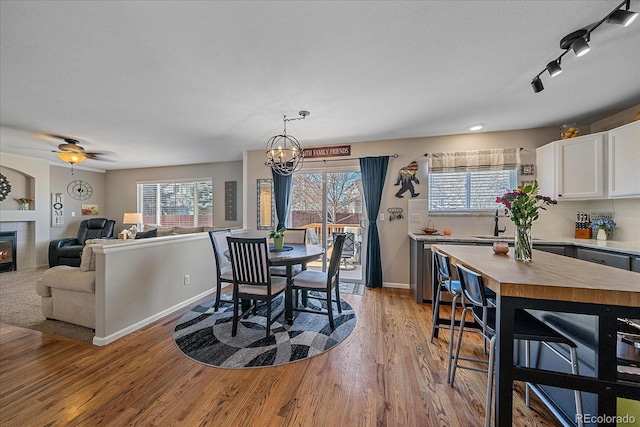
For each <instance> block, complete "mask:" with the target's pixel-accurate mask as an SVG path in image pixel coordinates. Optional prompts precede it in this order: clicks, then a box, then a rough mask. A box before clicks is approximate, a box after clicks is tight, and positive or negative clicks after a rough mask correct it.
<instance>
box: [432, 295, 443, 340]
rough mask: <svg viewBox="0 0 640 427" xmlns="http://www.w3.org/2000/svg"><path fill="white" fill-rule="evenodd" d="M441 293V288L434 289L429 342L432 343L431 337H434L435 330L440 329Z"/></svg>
mask: <svg viewBox="0 0 640 427" xmlns="http://www.w3.org/2000/svg"><path fill="white" fill-rule="evenodd" d="M441 293H442V286H440V285H438V287H437V288H436V295H435V298H433V302H434V305H433V316H432V317H431V339H430V342H431V343H433V337H435V335H436V329H440V325H439V323H438V320H440V294H441Z"/></svg>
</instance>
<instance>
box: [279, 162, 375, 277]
mask: <svg viewBox="0 0 640 427" xmlns="http://www.w3.org/2000/svg"><path fill="white" fill-rule="evenodd" d="M363 200H364V199H363V195H362V178H361V176H360V170H359V169H358V168H349V169H334V168H332V169H320V170H314V171H304V172H298V173H296V174H294V175H293V188H292V194H291V213H290V215H289V218H291V220H290V221H291V224H290V226H291V227H293V228H306V229H307V236H308V240H309V242H310V243H314V244H319V245H322V246H323V247H324V248H325V257H324V258H323V259H322V260H321V261H319V262H315V263H312V264H311V265H309V268H315V269H321V270H322V271H326V269H327V266H328V258H329V257H330V256H331V254H332V243H333V235H334V233H346V234H347V240H346V241H345V247H344V249H343V251H342V259H341V263H340V279H341V280H349V281H356V282H359V281H362V261H363V256H362V248H364V247H365V246H364V244H365V242H363V241H362V239H363V237H364V236H366V232H365V230H364V229H363V228H362V226H361V223H363V222H362V220H363V219H364V216H363V208H364V207H363V205H364V202H363Z"/></svg>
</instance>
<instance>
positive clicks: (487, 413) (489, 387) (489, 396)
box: [484, 335, 528, 427]
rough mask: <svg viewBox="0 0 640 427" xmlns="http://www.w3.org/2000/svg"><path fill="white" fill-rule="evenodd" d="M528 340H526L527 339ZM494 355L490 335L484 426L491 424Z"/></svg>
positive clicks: (493, 342) (493, 343)
mask: <svg viewBox="0 0 640 427" xmlns="http://www.w3.org/2000/svg"><path fill="white" fill-rule="evenodd" d="M527 342H528V341H527ZM495 357H496V336H495V335H494V336H492V337H491V341H489V370H488V372H487V375H488V376H489V377H488V378H487V402H486V403H485V410H484V427H490V426H491V400H493V369H494V359H495Z"/></svg>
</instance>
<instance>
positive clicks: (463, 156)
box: [427, 148, 520, 173]
mask: <svg viewBox="0 0 640 427" xmlns="http://www.w3.org/2000/svg"><path fill="white" fill-rule="evenodd" d="M427 161H428V164H429V173H447V172H449V173H450V172H474V171H484V170H515V169H516V168H517V166H518V164H519V163H520V149H519V148H497V149H491V150H473V151H460V152H448V153H429V154H428V156H427Z"/></svg>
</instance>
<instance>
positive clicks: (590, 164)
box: [555, 132, 606, 200]
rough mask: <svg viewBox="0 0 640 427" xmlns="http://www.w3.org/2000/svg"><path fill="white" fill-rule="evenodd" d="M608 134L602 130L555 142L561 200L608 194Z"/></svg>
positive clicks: (557, 182)
mask: <svg viewBox="0 0 640 427" xmlns="http://www.w3.org/2000/svg"><path fill="white" fill-rule="evenodd" d="M605 137H606V134H605V133H604V132H602V133H595V134H592V135H586V136H580V137H577V138H571V139H565V140H562V141H557V142H556V143H555V144H556V186H557V187H556V189H557V190H558V198H559V200H566V199H573V200H579V199H602V198H604V197H605V177H604V142H605Z"/></svg>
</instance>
